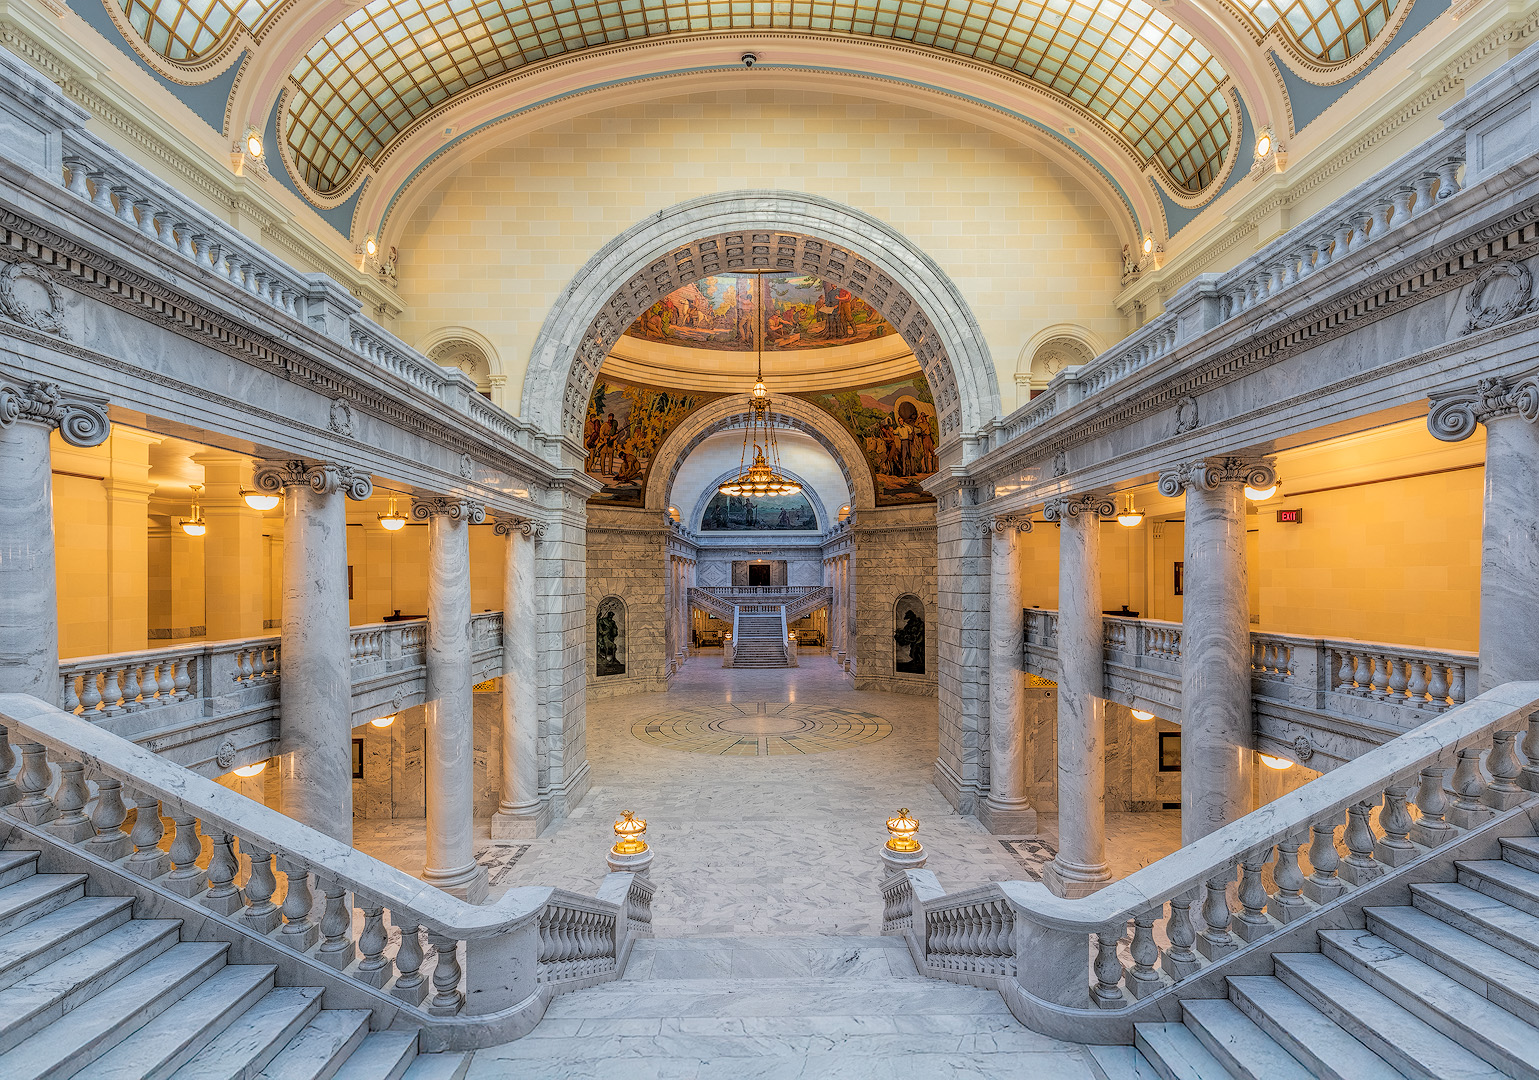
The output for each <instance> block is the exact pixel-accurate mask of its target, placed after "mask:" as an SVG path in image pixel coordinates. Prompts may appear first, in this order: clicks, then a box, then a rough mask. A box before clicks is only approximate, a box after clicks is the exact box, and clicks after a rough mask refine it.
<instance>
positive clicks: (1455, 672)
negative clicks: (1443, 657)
mask: <svg viewBox="0 0 1539 1080" xmlns="http://www.w3.org/2000/svg"><path fill="white" fill-rule="evenodd" d="M1448 700H1449V702H1450V703H1451V704H1453V705H1463V704H1464V665H1463V664H1449V665H1448Z"/></svg>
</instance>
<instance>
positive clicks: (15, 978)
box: [0, 903, 133, 990]
mask: <svg viewBox="0 0 1539 1080" xmlns="http://www.w3.org/2000/svg"><path fill="white" fill-rule="evenodd" d="M132 914H133V905H132V904H130V903H124V904H123V905H122V906H121V907H120V908H118V909H117V910H116V911H109V912H105V913H104V914H103V915H102V916H101V917H100V918H98V919H96V920H95V921H94V922H91V923H89V924H86V925H82V926H76V927H74V928H72V929H71V931H70V934H69V936H68V937H64V938H61V939H60V940H59V941H56V942H54V943H53V944H52V945H50V946H49V947H48V948H46V949H44V950H43V951H41V952H38V953H34V954H33V955H32V956H29V957H27V959H25V960H22V961H20V962H19V963H15V964H12V965H11V966H10V967H8V968H6V969H5V970H4V971H0V990H4V989H5V988H6V987H8V986H10V985H12V984H13V983H18V982H20V981H21V980H22V979H25V978H26V977H27V976H28V975H31V974H32V973H33V972H35V971H41V970H42V969H43V968H45V967H47V966H48V965H49V964H51V963H53V962H54V961H55V960H60V959H62V958H64V957H65V956H68V955H69V954H70V953H72V952H74V951H75V950H76V949H78V948H80V946H82V945H85V944H88V943H89V942H92V941H95V940H96V939H97V938H99V937H101V936H102V935H103V934H108V933H111V932H112V931H113V930H116V929H117V928H118V927H120V926H122V925H123V924H124V923H126V922H127V921H128V920H129V917H130V916H131V915H132Z"/></svg>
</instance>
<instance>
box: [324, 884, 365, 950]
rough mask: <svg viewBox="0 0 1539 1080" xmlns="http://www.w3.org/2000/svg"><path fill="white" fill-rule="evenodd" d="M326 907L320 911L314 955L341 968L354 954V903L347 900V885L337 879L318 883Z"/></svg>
mask: <svg viewBox="0 0 1539 1080" xmlns="http://www.w3.org/2000/svg"><path fill="white" fill-rule="evenodd" d="M321 895H322V896H324V897H325V898H326V906H325V908H324V909H323V911H322V912H321V937H322V938H324V939H325V940H324V941H322V942H321V947H320V948H319V949H317V950H316V951H315V958H316V959H317V960H319V961H321V962H322V963H324V964H328V965H330V966H331V967H334V968H336V969H337V970H338V971H342V970H344V969H345V968H346V967H347V965H349V964H351V963H352V962H353V960H354V959H355V958H356V957H357V955H358V953H357V950H356V949H354V948H353V941H352V933H353V906H352V905H351V904H349V903H348V902H347V888H346V886H344V885H342V884H341V883H340V882H337V881H328V882H326V883H324V884H323V885H322V886H321Z"/></svg>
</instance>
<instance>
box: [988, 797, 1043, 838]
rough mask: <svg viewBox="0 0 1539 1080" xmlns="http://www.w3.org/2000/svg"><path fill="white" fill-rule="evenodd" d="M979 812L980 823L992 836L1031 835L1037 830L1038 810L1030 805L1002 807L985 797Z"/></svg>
mask: <svg viewBox="0 0 1539 1080" xmlns="http://www.w3.org/2000/svg"><path fill="white" fill-rule="evenodd" d="M977 814H978V824H980V825H982V826H983V827H984V828H985V829H987V830H988V831H989V834H990V835H992V836H1011V835H1022V836H1030V835H1033V834H1035V833H1036V831H1037V812H1036V811H1035V810H1033V809H1032V808H1031V807H1029V806H1024V807H1020V808H1019V809H1015V808H1011V807H1000V806H995V805H994V804H993V803H991V802H989V801H988V800H987V799H983V800H981V801H979V803H978V811H977Z"/></svg>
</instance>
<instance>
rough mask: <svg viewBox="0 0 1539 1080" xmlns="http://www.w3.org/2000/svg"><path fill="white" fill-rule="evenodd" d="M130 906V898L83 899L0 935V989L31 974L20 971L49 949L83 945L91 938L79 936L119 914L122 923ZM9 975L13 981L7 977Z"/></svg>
mask: <svg viewBox="0 0 1539 1080" xmlns="http://www.w3.org/2000/svg"><path fill="white" fill-rule="evenodd" d="M133 905H134V902H133V898H132V897H127V896H87V897H84V898H82V899H80V900H76V901H75V902H74V903H72V904H65V905H64V906H63V907H61V908H55V909H54V910H53V911H50V912H48V914H46V915H40V916H39V917H37V918H36V919H33V920H31V921H30V922H26V923H23V924H22V925H21V926H18V927H16V929H14V930H11V931H9V932H8V933H5V934H0V988H4V987H5V986H9V985H10V984H11V983H13V982H15V981H17V979H19V978H22V977H24V976H25V975H28V974H31V972H29V971H25V970H22V969H23V968H24V966H25V965H26V964H27V963H28V962H29V961H33V960H35V959H36V958H37V957H39V956H41V955H43V954H45V953H47V952H48V951H49V950H50V949H53V948H57V947H59V946H60V945H70V943H71V942H73V943H74V944H73V945H70V948H71V949H73V948H74V947H75V946H76V945H83V944H85V942H86V941H88V940H91V938H82V936H81V935H84V934H86V933H87V932H89V931H92V930H97V929H99V928H100V927H101V925H102V924H103V922H104V921H106V920H109V919H112V918H113V917H115V916H118V915H123V916H124V920H125V921H126V919H127V913H128V912H129V911H131V910H132V908H133ZM108 929H111V928H110V927H109V928H108ZM103 932H104V931H103ZM94 936H100V935H99V934H93V937H94ZM12 974H15V978H8V976H10V975H12Z"/></svg>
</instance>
